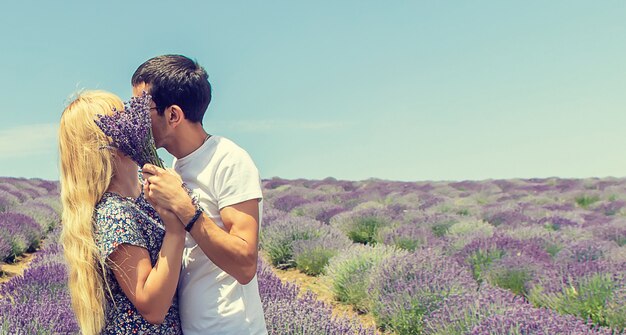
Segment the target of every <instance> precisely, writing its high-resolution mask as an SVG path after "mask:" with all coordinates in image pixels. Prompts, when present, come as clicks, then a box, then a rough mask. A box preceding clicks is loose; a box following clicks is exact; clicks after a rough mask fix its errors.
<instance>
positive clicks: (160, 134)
mask: <svg viewBox="0 0 626 335" xmlns="http://www.w3.org/2000/svg"><path fill="white" fill-rule="evenodd" d="M149 90H150V86H149V85H146V83H140V84H137V85H136V86H133V96H136V97H138V96H141V94H143V92H144V91H146V92H149ZM150 119H151V120H152V136H154V143H155V144H156V147H157V148H161V147H163V146H164V143H163V142H164V140H165V136H164V135H165V133H166V131H167V129H166V126H167V122H166V120H165V115H159V113H158V112H157V109H156V104H155V103H154V101H150Z"/></svg>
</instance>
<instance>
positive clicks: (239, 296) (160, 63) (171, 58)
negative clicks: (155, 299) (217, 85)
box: [132, 55, 267, 335]
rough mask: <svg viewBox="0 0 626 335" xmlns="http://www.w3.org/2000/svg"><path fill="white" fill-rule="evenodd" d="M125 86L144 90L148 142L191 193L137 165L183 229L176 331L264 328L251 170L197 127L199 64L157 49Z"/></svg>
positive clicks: (205, 93)
mask: <svg viewBox="0 0 626 335" xmlns="http://www.w3.org/2000/svg"><path fill="white" fill-rule="evenodd" d="M132 86H133V94H134V95H141V94H142V92H143V91H146V92H147V93H148V94H150V95H151V96H152V102H151V117H152V131H153V135H154V139H155V143H156V145H157V147H163V148H165V149H166V150H167V151H168V152H169V153H171V154H172V155H173V156H174V157H175V160H174V163H173V167H174V170H175V171H176V173H178V175H180V178H182V181H184V183H185V184H186V186H187V187H188V188H189V189H191V190H192V191H193V194H194V195H195V196H197V202H194V201H192V198H191V197H190V194H189V193H188V190H185V189H184V188H183V187H181V180H180V179H179V177H178V176H177V175H176V174H175V173H173V172H171V171H166V170H163V169H160V168H158V167H156V166H153V165H149V164H147V165H146V166H144V167H143V172H144V177H145V178H146V183H145V185H144V192H145V195H146V198H147V199H148V200H149V201H150V202H151V203H153V204H154V205H155V206H159V207H162V208H164V209H168V210H171V211H173V212H174V213H176V215H177V216H178V217H179V219H180V221H181V222H183V223H184V224H185V226H186V229H187V230H188V232H189V233H188V234H187V237H186V241H185V251H184V253H183V268H182V273H181V275H180V280H179V286H178V295H179V304H180V315H181V323H182V328H183V332H184V333H185V334H186V335H190V334H191V335H193V334H209V333H215V334H237V335H239V334H267V330H266V327H265V320H264V316H263V310H262V305H261V300H260V297H259V290H258V284H257V279H256V267H257V257H258V234H259V227H260V222H261V212H262V194H261V183H260V178H259V173H258V171H257V168H256V166H255V165H254V163H253V161H252V159H251V158H250V156H249V155H248V154H247V153H246V151H244V150H243V149H242V148H240V147H239V146H237V145H236V144H235V143H233V142H232V141H230V140H228V139H226V138H223V137H220V136H211V135H209V134H207V133H206V132H205V130H204V128H203V127H202V119H203V117H204V113H205V112H206V109H207V108H208V105H209V103H210V101H211V85H210V84H209V82H208V76H207V74H206V72H205V70H204V69H203V68H202V67H201V66H199V65H198V64H197V63H196V62H195V61H193V60H191V59H189V58H187V57H184V56H181V55H164V56H158V57H154V58H152V59H149V60H148V61H146V62H145V63H143V64H142V65H141V66H139V68H137V70H136V71H135V73H134V74H133V77H132ZM198 205H199V206H198Z"/></svg>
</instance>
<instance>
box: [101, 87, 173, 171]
mask: <svg viewBox="0 0 626 335" xmlns="http://www.w3.org/2000/svg"><path fill="white" fill-rule="evenodd" d="M150 99H151V97H150V95H148V94H147V93H146V92H143V94H142V95H141V96H140V97H132V98H130V100H129V101H126V102H124V111H118V110H117V109H115V108H113V112H114V113H113V114H112V115H98V117H99V120H95V121H96V124H97V125H98V127H100V129H102V131H103V132H104V134H106V135H107V136H109V137H111V138H112V139H113V143H112V145H111V146H112V147H115V148H118V149H119V150H121V151H122V152H123V153H124V154H126V155H127V156H128V157H130V158H131V159H132V160H133V161H135V162H136V163H137V164H138V165H139V166H143V165H144V164H146V163H150V164H153V165H156V166H158V167H161V168H164V165H163V161H162V160H161V159H160V158H159V155H158V154H157V151H156V145H155V144H154V137H152V123H151V121H150Z"/></svg>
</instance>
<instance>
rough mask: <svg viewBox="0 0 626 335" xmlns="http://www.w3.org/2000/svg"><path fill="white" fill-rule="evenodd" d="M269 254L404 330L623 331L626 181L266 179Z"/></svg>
mask: <svg viewBox="0 0 626 335" xmlns="http://www.w3.org/2000/svg"><path fill="white" fill-rule="evenodd" d="M264 185H265V197H266V202H267V207H268V208H269V209H267V210H266V212H265V219H264V220H265V221H264V222H265V223H264V226H263V229H262V232H261V249H262V251H263V253H264V254H265V255H266V257H267V258H268V259H269V260H270V262H271V264H272V265H273V266H276V267H279V268H293V267H295V268H297V269H299V270H300V271H302V272H305V273H307V274H309V275H312V276H322V278H323V279H324V280H325V282H326V283H328V284H327V285H328V286H329V287H330V289H331V290H332V292H333V294H334V296H335V299H337V300H339V301H342V302H343V303H345V304H348V305H351V306H352V307H353V308H354V310H356V311H359V312H360V313H365V314H369V315H372V316H373V318H374V319H375V321H376V324H377V326H378V328H380V329H381V330H384V331H386V332H390V333H396V334H442V335H443V334H623V332H624V328H625V327H626V217H625V215H626V201H625V200H626V180H624V179H584V180H569V179H568V180H566V179H557V178H551V179H530V180H493V181H491V180H489V181H480V182H471V181H463V182H417V183H408V182H387V181H379V180H367V181H360V182H349V181H337V180H334V179H332V178H329V179H325V180H322V181H311V180H295V181H289V180H281V179H278V178H275V179H272V180H268V181H266V182H265V184H264Z"/></svg>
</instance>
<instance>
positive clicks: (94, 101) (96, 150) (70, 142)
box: [59, 91, 124, 335]
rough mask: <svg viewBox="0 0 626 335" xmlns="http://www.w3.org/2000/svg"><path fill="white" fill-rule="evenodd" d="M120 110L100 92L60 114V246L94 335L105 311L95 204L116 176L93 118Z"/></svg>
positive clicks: (82, 319)
mask: <svg viewBox="0 0 626 335" xmlns="http://www.w3.org/2000/svg"><path fill="white" fill-rule="evenodd" d="M113 107H115V108H117V110H122V109H123V107H124V106H123V104H122V101H121V100H120V98H118V97H117V96H115V95H113V94H111V93H108V92H104V91H86V92H83V93H80V94H79V95H78V96H77V97H76V99H74V100H73V101H72V102H71V103H70V104H69V106H67V108H65V110H64V111H63V115H62V116H61V124H60V126H59V154H60V159H61V202H62V204H63V214H62V225H63V230H62V232H61V244H62V245H63V250H64V253H65V259H66V261H67V264H68V268H69V271H68V272H69V282H68V286H69V291H70V296H71V298H72V308H73V309H74V312H75V314H76V319H77V321H78V325H79V326H80V329H81V333H82V334H86V335H92V334H98V333H99V332H100V331H101V330H102V328H103V327H104V318H105V312H106V299H105V288H106V287H108V286H107V283H106V277H105V276H104V273H105V272H104V266H105V264H104V263H103V260H102V259H101V258H100V254H99V251H98V248H97V246H96V244H95V241H94V224H93V217H94V216H93V215H94V209H95V206H96V204H97V203H98V202H99V201H100V199H101V198H102V195H103V194H104V192H105V191H106V190H107V188H108V187H109V184H110V182H111V178H112V176H113V173H114V162H113V154H114V153H113V151H112V150H106V149H104V150H103V147H105V146H106V145H107V144H108V143H109V139H108V137H107V136H106V135H105V134H104V133H103V132H102V130H100V128H99V127H98V126H97V125H96V123H95V122H94V120H95V119H96V118H97V114H101V115H110V114H111V113H112V109H113Z"/></svg>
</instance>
